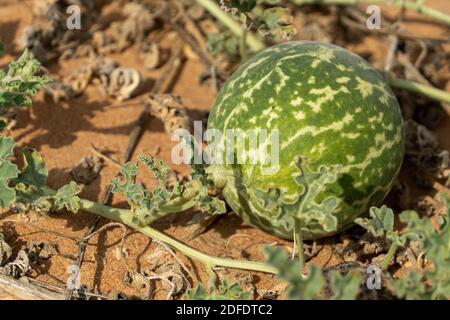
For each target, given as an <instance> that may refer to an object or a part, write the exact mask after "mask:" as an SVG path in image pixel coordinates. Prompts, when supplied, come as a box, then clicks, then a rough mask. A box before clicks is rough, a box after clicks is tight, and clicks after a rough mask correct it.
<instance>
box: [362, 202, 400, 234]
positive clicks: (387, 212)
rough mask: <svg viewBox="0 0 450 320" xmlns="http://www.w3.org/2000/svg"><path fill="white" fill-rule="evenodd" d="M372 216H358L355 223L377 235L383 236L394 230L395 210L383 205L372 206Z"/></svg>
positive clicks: (370, 212) (370, 211)
mask: <svg viewBox="0 0 450 320" xmlns="http://www.w3.org/2000/svg"><path fill="white" fill-rule="evenodd" d="M369 216H370V218H357V219H355V223H357V224H359V225H360V226H361V227H363V228H365V229H367V230H368V231H369V232H370V233H372V234H373V235H374V236H375V237H383V236H385V235H386V233H387V232H391V231H393V230H394V212H393V211H392V209H391V208H388V207H387V206H385V205H383V206H382V207H381V208H377V207H371V208H370V209H369Z"/></svg>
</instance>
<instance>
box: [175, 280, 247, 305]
mask: <svg viewBox="0 0 450 320" xmlns="http://www.w3.org/2000/svg"><path fill="white" fill-rule="evenodd" d="M183 298H184V299H187V300H249V299H250V298H251V295H250V292H248V291H245V290H244V289H243V288H242V287H241V286H240V285H239V283H238V282H228V280H227V279H224V280H223V281H222V282H221V283H220V285H219V287H218V288H213V289H212V291H211V292H208V291H207V290H206V288H205V287H204V286H203V285H202V284H199V285H198V286H197V287H195V288H191V289H188V290H187V292H186V293H185V295H184V297H183Z"/></svg>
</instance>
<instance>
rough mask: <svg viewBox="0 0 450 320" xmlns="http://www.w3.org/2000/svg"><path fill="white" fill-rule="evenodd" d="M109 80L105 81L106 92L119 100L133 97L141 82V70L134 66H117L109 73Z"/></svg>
mask: <svg viewBox="0 0 450 320" xmlns="http://www.w3.org/2000/svg"><path fill="white" fill-rule="evenodd" d="M108 80H109V81H107V82H103V83H102V84H103V86H104V89H105V92H106V93H107V94H108V95H109V96H113V97H115V98H116V99H118V100H119V101H123V100H126V99H129V98H131V97H132V96H133V95H134V94H135V93H136V91H137V90H138V88H139V85H140V84H141V76H140V74H139V72H138V71H137V70H135V69H132V68H121V67H119V68H117V69H114V71H113V72H111V74H110V75H109V79H108Z"/></svg>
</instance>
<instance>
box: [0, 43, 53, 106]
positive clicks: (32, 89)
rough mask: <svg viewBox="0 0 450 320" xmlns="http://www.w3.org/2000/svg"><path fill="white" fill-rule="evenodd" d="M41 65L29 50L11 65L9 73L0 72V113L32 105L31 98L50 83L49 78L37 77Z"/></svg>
mask: <svg viewBox="0 0 450 320" xmlns="http://www.w3.org/2000/svg"><path fill="white" fill-rule="evenodd" d="M39 71H40V63H39V62H38V61H37V60H36V59H33V57H32V56H31V54H30V53H29V52H28V50H25V51H24V53H23V54H22V55H21V56H20V57H19V58H18V59H17V60H16V61H13V62H11V63H10V64H9V68H8V71H7V72H6V73H5V72H3V71H2V72H0V113H5V112H6V111H7V109H8V108H10V107H18V106H29V105H31V99H30V96H34V95H35V94H36V93H37V92H38V90H39V89H41V88H43V87H44V86H45V85H46V84H47V83H49V82H50V78H49V77H48V76H39V75H37V74H38V73H39Z"/></svg>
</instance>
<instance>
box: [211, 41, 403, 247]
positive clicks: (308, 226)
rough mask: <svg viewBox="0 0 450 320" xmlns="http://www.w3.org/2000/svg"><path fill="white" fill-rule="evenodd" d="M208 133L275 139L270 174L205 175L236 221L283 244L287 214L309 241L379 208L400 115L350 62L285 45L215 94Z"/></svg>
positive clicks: (233, 167) (226, 170)
mask: <svg viewBox="0 0 450 320" xmlns="http://www.w3.org/2000/svg"><path fill="white" fill-rule="evenodd" d="M208 128H209V129H211V128H213V129H218V130H221V132H222V133H223V134H225V132H226V130H227V129H242V130H248V129H255V128H263V129H268V130H271V129H278V130H279V149H280V150H279V167H278V171H277V172H276V173H275V174H272V175H263V174H262V173H261V169H262V165H261V164H256V165H255V164H249V163H243V164H213V165H211V166H210V167H209V169H208V170H209V172H211V174H212V176H213V179H214V180H216V181H217V182H218V185H220V186H222V187H223V195H224V198H225V200H226V201H227V203H228V204H229V205H230V206H231V208H232V209H233V210H234V211H235V212H236V214H238V215H239V216H241V217H242V218H243V219H244V220H245V221H246V222H248V223H249V224H251V225H253V226H256V227H258V228H261V229H263V230H266V231H267V232H270V233H272V234H275V235H277V236H279V237H282V238H288V239H292V237H293V234H294V221H295V218H294V216H295V214H294V215H292V208H295V210H297V211H298V212H297V217H301V218H300V224H299V225H300V226H301V230H302V234H303V238H304V239H317V238H321V237H325V236H329V235H332V234H335V233H336V232H339V231H342V230H343V229H345V228H347V227H349V226H351V225H352V224H353V220H354V219H355V218H356V217H358V216H360V215H362V214H364V213H366V212H367V211H368V209H369V207H371V206H378V205H380V204H381V203H382V201H383V200H384V198H385V196H386V194H387V193H388V192H389V190H390V188H391V186H392V184H393V181H394V179H395V178H396V176H397V174H398V172H399V169H400V166H401V163H402V159H403V154H404V127H403V119H402V115H401V111H400V108H399V105H398V102H397V100H396V98H395V96H394V94H393V93H392V91H391V89H390V88H389V86H388V84H387V83H386V82H385V80H384V79H383V78H382V76H381V75H380V74H379V73H378V72H377V71H376V70H374V69H373V67H371V66H370V65H369V64H368V63H367V62H366V61H365V60H364V59H362V58H361V57H359V56H358V55H356V54H353V53H351V52H349V51H347V50H345V49H343V48H340V47H337V46H335V45H331V44H323V43H318V42H310V41H293V42H287V43H283V44H280V45H276V46H273V47H271V48H268V49H266V50H263V51H262V52H260V53H258V54H257V55H255V56H253V57H252V58H251V59H249V60H248V61H247V62H246V63H244V64H243V65H242V66H241V67H240V68H239V69H238V70H237V71H236V72H235V73H234V74H233V75H232V76H231V77H230V78H229V79H228V81H227V82H226V83H225V84H224V86H223V87H222V89H221V90H220V92H219V94H218V96H217V99H216V101H215V103H214V105H213V107H212V110H211V113H210V116H209V119H208ZM250 151H251V150H250ZM299 156H301V157H302V158H303V159H307V162H305V161H303V165H301V163H300V165H299V164H298V163H297V162H296V159H298V157H299ZM306 164H307V165H308V166H306ZM308 170H310V171H308ZM334 171H335V172H338V173H339V174H338V175H336V176H335V177H334V179H333V177H332V176H333V172H334ZM326 173H328V174H329V175H331V178H330V177H328V181H327V182H324V183H322V184H321V183H319V182H320V181H322V180H323V181H325V180H326V179H327V177H326V176H324V175H326ZM321 176H322V178H323V179H322V180H321ZM316 182H317V183H316ZM311 190H313V191H314V192H315V193H313V194H312V197H311V196H305V195H306V194H307V192H312V191H311ZM309 195H311V194H309ZM330 199H331V200H330ZM315 207H317V208H319V207H320V208H321V209H320V208H319V209H320V210H318V211H321V210H322V211H328V212H325V216H324V215H323V214H324V212H319V213H318V211H317V210H315V209H314V208H315ZM305 208H306V209H305ZM285 209H286V210H285ZM327 214H328V216H327ZM324 217H325V218H324ZM330 218H331V219H334V226H333V223H331V227H330V223H328V222H330V221H328V222H327V221H325V220H326V219H330Z"/></svg>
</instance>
